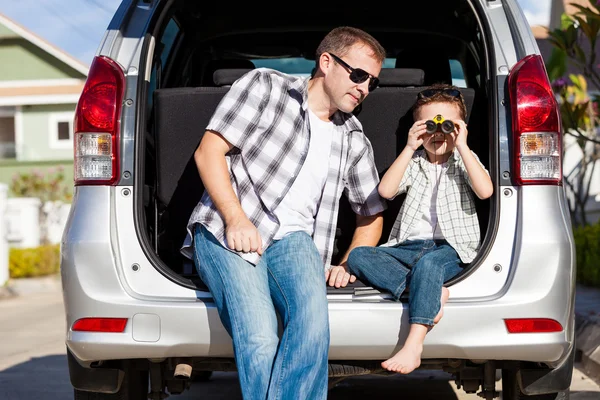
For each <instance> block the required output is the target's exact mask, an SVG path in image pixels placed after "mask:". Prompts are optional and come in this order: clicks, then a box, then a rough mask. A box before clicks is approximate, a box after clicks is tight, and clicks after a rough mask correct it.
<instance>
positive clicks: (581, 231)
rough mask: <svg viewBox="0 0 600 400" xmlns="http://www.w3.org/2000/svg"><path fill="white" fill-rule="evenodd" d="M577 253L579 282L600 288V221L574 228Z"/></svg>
mask: <svg viewBox="0 0 600 400" xmlns="http://www.w3.org/2000/svg"><path fill="white" fill-rule="evenodd" d="M573 235H574V237H575V248H576V253H577V282H579V283H581V284H583V285H588V286H595V287H598V288H600V240H598V238H600V221H598V222H597V223H596V224H594V225H586V226H580V227H577V228H575V229H574V230H573Z"/></svg>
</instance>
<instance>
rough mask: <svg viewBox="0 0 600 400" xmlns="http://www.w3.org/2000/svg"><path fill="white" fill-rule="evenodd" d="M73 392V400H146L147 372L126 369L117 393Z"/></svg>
mask: <svg viewBox="0 0 600 400" xmlns="http://www.w3.org/2000/svg"><path fill="white" fill-rule="evenodd" d="M74 390H75V395H74V399H75V400H147V399H148V371H139V370H134V369H126V370H125V376H124V377H123V382H121V387H120V389H119V391H118V392H117V393H97V392H87V391H83V390H77V389H74Z"/></svg>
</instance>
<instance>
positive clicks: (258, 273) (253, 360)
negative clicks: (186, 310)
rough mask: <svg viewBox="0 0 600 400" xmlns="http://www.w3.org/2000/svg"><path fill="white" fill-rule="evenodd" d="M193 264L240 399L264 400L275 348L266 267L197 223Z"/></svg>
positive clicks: (275, 333)
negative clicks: (219, 328) (227, 342)
mask: <svg viewBox="0 0 600 400" xmlns="http://www.w3.org/2000/svg"><path fill="white" fill-rule="evenodd" d="M194 255H195V256H194V262H195V264H196V269H197V270H198V274H199V275H200V278H201V279H202V280H203V281H204V283H205V284H206V285H207V286H208V288H209V289H210V292H211V294H212V296H213V299H214V301H215V305H216V306H217V309H218V311H219V316H220V318H221V321H222V323H223V325H224V326H225V328H226V329H227V331H228V332H229V334H230V336H231V337H232V339H233V350H234V354H235V362H236V366H237V370H238V376H239V380H240V386H241V389H242V395H243V397H244V399H260V400H264V399H265V398H266V395H267V390H268V387H269V380H270V377H271V371H272V365H273V360H274V358H275V353H276V351H277V345H278V343H279V338H278V336H277V315H276V313H275V308H274V306H273V302H272V300H271V294H270V290H269V283H268V276H267V269H266V266H265V265H264V263H262V262H260V263H259V264H258V265H256V266H253V265H252V264H250V263H248V262H246V261H245V260H244V259H243V258H241V257H239V256H238V255H237V254H234V253H232V252H230V251H229V250H227V249H225V248H224V247H223V246H222V245H221V244H220V243H219V242H218V241H217V240H216V239H215V238H214V236H213V235H212V234H211V233H210V232H209V231H208V230H206V228H204V227H203V226H198V227H197V228H196V232H195V234H194Z"/></svg>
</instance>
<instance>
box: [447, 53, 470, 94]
mask: <svg viewBox="0 0 600 400" xmlns="http://www.w3.org/2000/svg"><path fill="white" fill-rule="evenodd" d="M450 71H451V72H452V84H453V85H454V86H458V87H462V88H466V87H467V81H466V80H465V71H464V69H463V66H462V64H461V63H460V61H458V60H453V59H450Z"/></svg>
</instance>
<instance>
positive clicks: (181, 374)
mask: <svg viewBox="0 0 600 400" xmlns="http://www.w3.org/2000/svg"><path fill="white" fill-rule="evenodd" d="M173 377H174V378H175V379H190V378H191V377H192V366H191V365H190V364H185V363H179V364H177V366H176V367H175V373H174V374H173Z"/></svg>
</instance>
